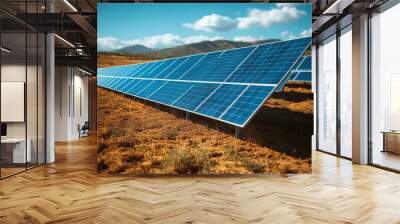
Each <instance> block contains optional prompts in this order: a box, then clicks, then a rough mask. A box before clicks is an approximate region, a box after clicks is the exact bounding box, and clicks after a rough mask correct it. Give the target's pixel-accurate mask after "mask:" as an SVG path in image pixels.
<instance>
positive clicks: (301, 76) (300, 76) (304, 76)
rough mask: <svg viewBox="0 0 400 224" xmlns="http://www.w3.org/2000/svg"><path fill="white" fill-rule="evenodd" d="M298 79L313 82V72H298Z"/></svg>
mask: <svg viewBox="0 0 400 224" xmlns="http://www.w3.org/2000/svg"><path fill="white" fill-rule="evenodd" d="M295 80H296V81H305V82H311V72H298V75H297V76H296V78H295Z"/></svg>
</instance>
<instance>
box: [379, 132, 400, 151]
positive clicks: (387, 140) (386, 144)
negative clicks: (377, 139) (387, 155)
mask: <svg viewBox="0 0 400 224" xmlns="http://www.w3.org/2000/svg"><path fill="white" fill-rule="evenodd" d="M382 134H383V150H382V152H392V153H396V154H400V131H382Z"/></svg>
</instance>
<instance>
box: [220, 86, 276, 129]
mask: <svg viewBox="0 0 400 224" xmlns="http://www.w3.org/2000/svg"><path fill="white" fill-rule="evenodd" d="M272 90H273V87H271V86H249V88H247V89H246V91H244V93H243V94H242V95H241V96H240V97H239V98H238V99H237V100H236V102H235V103H234V104H233V105H232V106H231V107H230V108H229V110H227V111H226V112H225V113H224V114H223V115H222V116H221V119H222V120H225V121H228V122H231V123H234V124H240V125H243V124H244V123H245V122H246V121H247V120H248V119H249V118H250V117H251V115H252V114H253V113H254V112H255V111H256V110H257V109H258V108H259V106H260V105H262V103H263V102H264V100H265V98H266V97H267V96H268V95H269V94H271V92H272Z"/></svg>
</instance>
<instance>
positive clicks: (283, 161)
mask: <svg viewBox="0 0 400 224" xmlns="http://www.w3.org/2000/svg"><path fill="white" fill-rule="evenodd" d="M310 88H311V86H310V85H309V84H304V83H303V84H302V83H290V84H288V85H287V86H286V87H285V91H284V93H276V94H275V95H274V96H273V98H272V99H270V100H269V101H268V102H267V103H266V104H265V105H264V106H263V107H262V109H261V110H260V111H259V112H258V113H257V115H256V116H255V117H254V118H253V120H252V121H251V122H250V123H249V124H248V126H247V127H246V128H245V129H243V131H242V135H241V137H240V139H239V138H236V137H235V134H234V133H235V131H234V128H233V127H232V126H230V125H226V124H223V123H221V122H217V121H213V120H210V119H207V118H203V117H200V116H194V115H192V116H191V117H190V119H189V120H186V119H185V113H184V112H182V111H178V110H175V109H171V108H167V107H163V106H158V105H156V104H153V103H149V102H145V101H143V100H137V99H134V98H132V97H129V96H125V95H123V94H119V93H115V92H112V91H109V90H105V89H102V88H98V126H99V131H98V138H99V141H98V147H99V148H98V150H99V151H98V169H99V171H100V172H105V173H135V174H142V173H154V174H171V173H173V174H174V173H179V174H193V173H200V174H251V173H280V174H289V173H308V172H310V171H311V159H310V158H311V135H312V132H313V130H312V128H313V114H312V112H313V101H312V92H311V90H310Z"/></svg>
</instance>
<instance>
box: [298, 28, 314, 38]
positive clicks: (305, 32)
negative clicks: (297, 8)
mask: <svg viewBox="0 0 400 224" xmlns="http://www.w3.org/2000/svg"><path fill="white" fill-rule="evenodd" d="M311 34H312V30H311V28H310V29H308V30H303V31H301V33H300V36H301V37H308V36H311Z"/></svg>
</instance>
